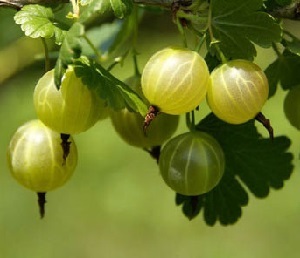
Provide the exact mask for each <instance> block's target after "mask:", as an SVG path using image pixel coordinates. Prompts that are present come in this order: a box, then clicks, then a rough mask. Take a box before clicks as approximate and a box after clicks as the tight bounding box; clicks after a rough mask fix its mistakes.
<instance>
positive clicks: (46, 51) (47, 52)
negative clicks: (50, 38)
mask: <svg viewBox="0 0 300 258" xmlns="http://www.w3.org/2000/svg"><path fill="white" fill-rule="evenodd" d="M41 40H42V43H43V46H44V53H45V72H48V71H50V69H51V67H50V58H49V48H48V45H47V42H46V39H45V38H41Z"/></svg>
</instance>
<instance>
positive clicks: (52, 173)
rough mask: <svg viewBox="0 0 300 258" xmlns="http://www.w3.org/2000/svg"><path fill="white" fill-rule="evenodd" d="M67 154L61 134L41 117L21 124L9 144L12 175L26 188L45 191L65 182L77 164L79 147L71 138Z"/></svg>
mask: <svg viewBox="0 0 300 258" xmlns="http://www.w3.org/2000/svg"><path fill="white" fill-rule="evenodd" d="M68 142H69V144H70V145H69V147H70V149H69V153H68V155H65V153H64V150H63V147H62V140H61V136H60V134H59V133H57V132H54V131H52V130H51V129H49V128H48V127H46V126H45V125H44V124H43V123H42V122H41V121H40V120H37V119H36V120H31V121H29V122H27V123H25V124H24V125H22V126H20V127H19V128H18V130H17V131H16V132H15V134H14V135H13V137H12V138H11V141H10V143H9V147H8V151H7V160H8V165H9V169H10V172H11V174H12V176H13V177H14V178H15V179H16V180H17V181H18V182H19V183H20V184H21V185H23V186H25V187H26V188H28V189H30V190H32V191H35V192H38V193H45V192H48V191H51V190H53V189H55V188H58V187H60V186H62V185H64V184H65V183H66V182H67V181H68V180H69V179H70V177H71V176H72V174H73V172H74V170H75V168H76V165H77V148H76V145H75V143H74V141H73V139H72V138H69V139H68Z"/></svg>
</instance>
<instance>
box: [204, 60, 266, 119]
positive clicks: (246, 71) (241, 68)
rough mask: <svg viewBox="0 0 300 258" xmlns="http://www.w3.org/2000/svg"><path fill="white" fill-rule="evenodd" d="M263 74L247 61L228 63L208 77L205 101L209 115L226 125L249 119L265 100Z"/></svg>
mask: <svg viewBox="0 0 300 258" xmlns="http://www.w3.org/2000/svg"><path fill="white" fill-rule="evenodd" d="M268 95H269V84H268V79H267V77H266V75H265V74H264V72H263V71H262V70H261V68H260V67H259V66H257V65H256V64H254V63H252V62H250V61H247V60H232V61H229V62H228V63H226V64H222V65H221V66H219V67H217V68H216V69H215V70H213V72H212V73H211V81H210V84H209V86H208V91H207V101H208V105H209V106H210V108H211V110H212V112H213V113H214V114H215V115H216V116H217V117H219V118H220V119H222V120H223V121H225V122H227V123H230V124H241V123H245V122H247V121H248V120H250V119H253V118H254V117H255V116H256V115H257V114H258V113H259V112H260V111H261V109H262V107H263V105H264V104H265V102H266V101H267V99H268Z"/></svg>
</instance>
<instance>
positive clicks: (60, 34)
mask: <svg viewBox="0 0 300 258" xmlns="http://www.w3.org/2000/svg"><path fill="white" fill-rule="evenodd" d="M14 19H15V22H16V23H17V24H20V25H21V29H22V30H23V31H24V32H25V35H26V36H29V37H31V38H40V37H41V38H52V37H54V38H55V43H56V44H61V42H62V41H63V39H64V36H65V33H66V31H64V30H62V29H60V28H59V27H58V24H57V23H56V22H55V21H54V15H53V12H52V9H51V8H46V7H44V6H41V5H26V6H24V7H23V8H22V9H21V10H20V11H19V12H17V13H16V15H15V17H14Z"/></svg>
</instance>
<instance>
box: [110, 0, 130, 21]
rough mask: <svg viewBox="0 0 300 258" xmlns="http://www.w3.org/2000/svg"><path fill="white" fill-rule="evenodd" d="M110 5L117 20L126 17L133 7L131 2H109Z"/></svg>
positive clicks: (120, 0) (126, 0)
mask: <svg viewBox="0 0 300 258" xmlns="http://www.w3.org/2000/svg"><path fill="white" fill-rule="evenodd" d="M110 4H111V7H112V9H113V10H114V13H115V16H116V17H117V18H119V19H122V18H124V17H125V16H126V15H128V14H129V13H130V12H131V10H132V7H133V3H132V0H110Z"/></svg>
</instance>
